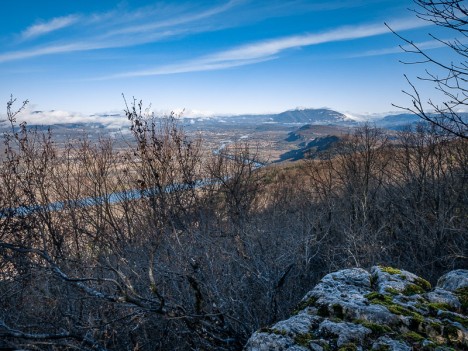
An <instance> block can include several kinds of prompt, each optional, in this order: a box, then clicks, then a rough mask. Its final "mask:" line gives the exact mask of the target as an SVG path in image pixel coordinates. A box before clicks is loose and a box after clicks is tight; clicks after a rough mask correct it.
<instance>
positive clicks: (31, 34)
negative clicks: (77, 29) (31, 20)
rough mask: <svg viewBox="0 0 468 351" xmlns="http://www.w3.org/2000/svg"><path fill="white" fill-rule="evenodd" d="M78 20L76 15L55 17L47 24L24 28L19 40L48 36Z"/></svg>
mask: <svg viewBox="0 0 468 351" xmlns="http://www.w3.org/2000/svg"><path fill="white" fill-rule="evenodd" d="M78 19H79V16H77V15H69V16H64V17H56V18H53V19H51V20H50V21H47V22H43V23H37V24H34V25H32V26H30V27H28V28H26V29H25V30H24V31H23V32H22V33H21V39H22V40H28V39H32V38H36V37H39V36H41V35H45V34H49V33H51V32H54V31H56V30H59V29H62V28H65V27H69V26H71V25H73V24H75V23H76V22H77V21H78Z"/></svg>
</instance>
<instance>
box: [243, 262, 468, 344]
mask: <svg viewBox="0 0 468 351" xmlns="http://www.w3.org/2000/svg"><path fill="white" fill-rule="evenodd" d="M467 315H468V270H462V269H459V270H456V271H452V272H449V273H447V274H445V275H443V276H442V277H440V279H439V281H438V283H437V286H436V287H435V288H432V287H431V285H430V284H429V282H427V281H426V280H424V279H423V278H421V277H418V276H417V275H415V274H413V273H410V272H407V271H404V270H399V269H396V268H392V267H383V266H375V267H372V268H371V270H370V271H366V270H364V269H361V268H354V269H345V270H341V271H338V272H334V273H330V274H328V275H326V276H325V277H323V279H322V280H321V281H320V282H319V283H318V284H317V285H316V286H315V287H314V288H313V289H312V290H311V291H309V292H308V293H307V294H306V295H305V296H304V298H303V299H302V301H301V302H300V303H299V304H298V306H297V309H296V310H295V311H294V312H293V315H292V316H291V317H290V318H289V319H287V320H283V321H280V322H278V323H276V324H274V325H272V326H269V327H265V328H262V329H260V330H259V331H257V332H255V333H254V334H253V335H252V336H251V338H250V339H249V341H248V342H247V344H246V346H245V350H246V351H263V350H265V351H266V350H271V351H275V350H278V351H279V350H290V351H292V350H297V351H299V350H314V351H322V350H325V351H331V350H339V351H358V350H377V351H392V350H393V351H397V350H398V351H400V350H401V351H407V350H408V351H409V350H428V351H429V350H439V351H443V350H447V351H448V350H468V317H467Z"/></svg>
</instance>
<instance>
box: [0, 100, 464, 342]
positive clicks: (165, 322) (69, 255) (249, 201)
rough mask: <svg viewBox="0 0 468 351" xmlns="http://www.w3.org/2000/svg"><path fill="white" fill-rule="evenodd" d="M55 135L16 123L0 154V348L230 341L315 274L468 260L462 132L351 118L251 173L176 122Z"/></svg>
mask: <svg viewBox="0 0 468 351" xmlns="http://www.w3.org/2000/svg"><path fill="white" fill-rule="evenodd" d="M127 117H128V118H129V120H130V121H131V125H132V126H131V132H132V135H133V137H134V141H133V142H132V143H131V144H129V145H128V147H127V148H125V149H121V148H120V149H116V148H115V147H114V145H113V142H112V141H111V140H107V139H102V140H100V141H99V142H97V143H93V142H90V141H87V140H82V141H80V142H75V143H69V144H67V145H61V146H57V145H56V144H55V143H54V138H53V136H52V135H50V134H41V133H39V132H36V131H34V130H29V129H28V128H27V127H26V126H25V125H20V126H16V124H15V121H14V119H15V112H13V111H12V104H11V103H10V104H9V105H8V118H9V120H10V122H11V123H12V125H11V126H12V129H11V132H10V133H7V134H5V135H4V141H5V143H4V153H3V154H2V156H1V164H0V209H2V212H1V214H0V296H1V299H0V348H12V349H16V348H23V349H26V348H28V349H38V350H61V349H63V350H65V349H77V348H78V349H87V350H106V349H119V350H190V349H191V350H202V349H203V350H239V349H241V348H242V345H243V344H244V343H245V341H246V340H247V338H248V337H249V336H250V334H251V333H252V332H253V331H255V330H256V329H258V328H259V327H261V326H265V325H268V324H271V323H272V322H274V321H276V320H278V319H281V318H284V317H285V316H286V315H287V314H288V313H289V312H290V311H291V310H292V309H293V307H294V304H295V303H297V301H299V299H300V298H301V297H302V296H303V295H304V293H305V292H306V291H307V290H309V289H310V288H311V287H312V286H313V285H314V283H315V282H317V280H318V279H319V278H321V277H322V276H323V275H324V274H325V273H327V272H330V271H332V270H336V269H340V268H345V267H356V266H358V267H369V266H371V265H375V264H385V265H393V266H398V267H401V268H405V269H407V270H410V271H413V272H415V273H418V274H421V275H423V276H425V277H432V278H433V279H434V278H435V277H438V276H440V275H441V274H442V273H443V272H445V271H448V270H451V269H454V268H460V267H465V268H466V267H467V263H468V259H467V258H468V257H467V255H468V235H467V234H468V233H467V228H468V217H467V215H466V214H467V213H468V191H467V182H468V176H467V175H468V172H467V167H468V152H467V151H468V143H467V142H466V140H459V139H454V138H453V137H448V136H445V135H444V134H443V133H442V132H441V131H440V130H437V129H434V128H430V127H424V126H420V127H418V129H417V130H408V131H405V132H403V133H400V135H399V136H398V138H396V139H393V140H388V138H387V137H386V136H385V134H383V133H382V132H381V131H379V130H378V129H375V128H370V127H368V126H364V127H362V128H360V129H358V130H357V131H356V132H355V133H354V134H353V135H350V136H348V137H347V138H345V139H344V140H343V141H342V142H341V143H340V144H339V145H338V146H337V147H336V148H334V149H333V152H330V153H329V154H322V155H321V158H320V159H314V160H312V159H311V160H308V161H306V162H303V163H297V164H294V165H293V166H289V167H275V168H271V167H265V168H261V169H258V168H257V166H258V163H257V160H256V155H255V154H254V153H252V150H250V149H249V148H248V147H246V146H245V145H244V146H241V145H236V146H234V147H231V148H227V149H226V150H223V151H222V152H219V153H218V154H216V155H212V154H208V153H207V152H205V151H204V150H203V148H202V140H198V139H190V138H188V137H187V136H186V135H185V134H184V133H183V131H182V130H181V129H180V128H179V127H178V126H177V123H176V122H175V120H174V119H171V118H167V119H155V118H151V117H149V116H145V113H144V112H143V113H142V108H141V104H140V105H133V106H131V107H130V108H128V109H127Z"/></svg>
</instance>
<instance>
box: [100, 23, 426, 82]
mask: <svg viewBox="0 0 468 351" xmlns="http://www.w3.org/2000/svg"><path fill="white" fill-rule="evenodd" d="M428 25H429V24H428V23H427V22H425V21H415V20H414V19H408V20H399V21H394V22H393V23H392V28H393V29H394V30H396V31H404V30H409V29H416V28H420V27H424V26H428ZM382 34H389V30H388V28H387V27H386V26H385V25H384V24H383V23H378V24H367V25H356V26H345V27H340V28H336V29H332V30H329V31H325V32H321V33H314V34H303V35H294V36H288V37H282V38H275V39H269V40H264V41H259V42H255V43H251V44H247V45H242V46H238V47H235V48H233V49H229V50H225V51H221V52H218V53H214V54H211V55H207V56H203V57H200V58H197V59H193V60H188V61H185V62H181V63H178V64H171V65H165V66H159V67H155V68H152V69H146V70H140V71H132V72H124V73H120V74H115V75H111V76H107V77H102V78H100V79H114V78H124V77H138V76H151V75H167V74H176V73H187V72H199V71H209V70H218V69H226V68H231V67H238V66H244V65H250V64H255V63H258V62H263V61H268V60H273V59H275V58H277V57H279V55H280V54H281V53H282V52H284V51H286V50H292V49H298V48H302V47H306V46H312V45H319V44H325V43H331V42H337V41H346V40H355V39H361V38H367V37H372V36H377V35H382Z"/></svg>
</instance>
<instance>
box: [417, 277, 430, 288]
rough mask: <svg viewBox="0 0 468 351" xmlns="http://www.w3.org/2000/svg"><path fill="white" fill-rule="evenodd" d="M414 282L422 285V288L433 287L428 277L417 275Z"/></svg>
mask: <svg viewBox="0 0 468 351" xmlns="http://www.w3.org/2000/svg"><path fill="white" fill-rule="evenodd" d="M414 283H415V284H416V285H418V286H420V287H421V288H423V289H424V291H429V290H431V289H432V286H431V283H429V282H428V281H427V280H426V279H423V278H421V277H417V278H416V279H415V280H414Z"/></svg>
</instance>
